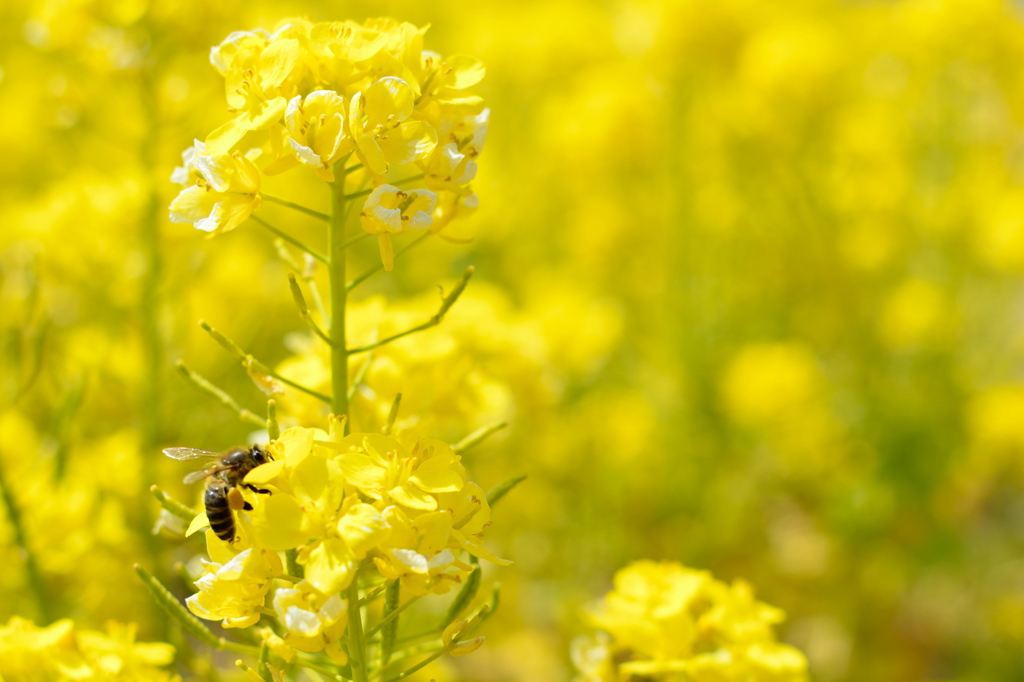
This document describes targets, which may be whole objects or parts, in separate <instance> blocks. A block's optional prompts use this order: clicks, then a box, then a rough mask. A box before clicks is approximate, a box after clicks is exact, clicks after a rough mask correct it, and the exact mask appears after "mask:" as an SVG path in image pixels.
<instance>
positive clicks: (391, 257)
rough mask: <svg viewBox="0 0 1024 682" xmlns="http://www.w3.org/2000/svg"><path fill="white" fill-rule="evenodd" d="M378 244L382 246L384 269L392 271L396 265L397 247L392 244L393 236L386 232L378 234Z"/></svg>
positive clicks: (381, 256)
mask: <svg viewBox="0 0 1024 682" xmlns="http://www.w3.org/2000/svg"><path fill="white" fill-rule="evenodd" d="M377 244H378V245H379V246H380V260H381V262H382V263H383V264H384V270H386V271H387V272H391V269H392V268H394V267H395V249H394V247H393V246H392V245H391V237H389V236H388V235H386V234H381V235H378V236H377Z"/></svg>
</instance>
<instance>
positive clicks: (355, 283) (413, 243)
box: [345, 232, 433, 291]
mask: <svg viewBox="0 0 1024 682" xmlns="http://www.w3.org/2000/svg"><path fill="white" fill-rule="evenodd" d="M431 234H433V233H432V232H427V233H426V234H423V235H421V236H419V237H417V238H416V239H414V240H413V241H411V242H409V243H408V244H406V245H405V246H403V247H402V248H400V249H399V250H398V251H395V258H398V257H399V256H401V255H402V254H403V253H405V252H406V251H408V250H409V249H411V248H413V247H414V246H416V245H418V244H422V243H423V242H424V241H425V240H426V239H427V237H429V236H430V235H431ZM383 269H384V264H383V263H378V264H377V265H375V266H373V267H372V268H370V269H369V270H367V271H366V272H364V273H363V274H361V275H359V276H358V277H356V278H355V279H354V280H352V281H351V282H349V283H348V284H346V285H345V290H346V291H352V290H353V289H355V288H356V287H357V286H359V285H360V284H362V283H363V282H365V281H366V280H368V279H369V278H370V277H372V276H374V275H375V274H377V273H378V272H380V271H381V270H383Z"/></svg>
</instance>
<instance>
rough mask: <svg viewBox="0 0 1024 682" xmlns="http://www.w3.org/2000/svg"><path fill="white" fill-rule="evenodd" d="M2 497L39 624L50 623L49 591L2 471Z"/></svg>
mask: <svg viewBox="0 0 1024 682" xmlns="http://www.w3.org/2000/svg"><path fill="white" fill-rule="evenodd" d="M0 497H2V498H3V501H4V505H5V506H6V507H7V518H8V519H9V520H10V522H11V526H12V527H13V529H14V542H15V544H16V545H18V547H20V548H21V551H22V555H23V556H24V558H25V573H27V574H28V584H29V589H31V590H32V594H33V596H34V597H35V599H36V605H37V606H38V607H39V622H40V623H49V622H50V613H49V602H48V600H47V598H46V595H47V591H46V587H45V586H44V585H43V576H42V574H40V572H39V566H38V564H36V558H35V555H34V554H32V550H31V549H29V546H28V541H27V538H26V537H25V528H24V525H23V524H22V522H21V510H20V509H18V505H17V504H16V503H15V501H14V495H13V494H12V493H11V489H10V482H9V481H7V480H6V479H5V478H4V477H3V470H2V469H0Z"/></svg>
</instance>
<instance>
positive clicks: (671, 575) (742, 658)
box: [573, 561, 807, 682]
mask: <svg viewBox="0 0 1024 682" xmlns="http://www.w3.org/2000/svg"><path fill="white" fill-rule="evenodd" d="M587 618H588V620H589V621H590V623H591V624H592V625H594V626H595V627H597V628H600V629H601V630H602V631H603V632H605V633H607V634H608V635H609V636H610V638H611V639H610V640H609V639H607V638H602V637H598V638H597V639H581V640H578V641H577V642H575V643H574V647H573V659H574V661H575V662H577V665H578V667H579V669H580V672H581V675H580V677H579V678H578V679H580V680H609V679H616V677H614V676H610V671H611V670H613V669H617V670H618V671H619V673H620V674H623V675H640V676H645V677H652V678H656V679H660V678H668V679H674V678H676V677H678V676H679V675H685V676H686V677H688V678H689V679H694V680H699V681H701V682H712V681H714V680H724V679H743V680H751V681H753V682H782V681H790V682H799V681H801V680H806V669H807V661H806V659H805V658H804V656H803V654H801V653H800V652H799V651H798V650H797V649H794V648H793V647H790V646H788V645H785V644H781V643H779V642H777V641H775V638H774V632H773V630H772V626H774V625H775V624H777V623H779V622H781V621H782V619H783V618H784V614H783V613H782V611H780V610H779V609H776V608H774V607H771V606H768V605H767V604H763V603H761V602H758V601H757V600H755V599H754V597H753V591H752V590H751V588H750V586H749V585H747V584H746V583H744V582H742V581H737V582H735V583H734V584H733V585H732V586H729V585H726V584H725V583H722V582H720V581H718V580H715V579H714V578H713V577H712V576H711V574H710V573H708V572H706V571H696V570H693V569H689V568H686V567H684V566H681V565H679V564H676V563H670V562H661V563H657V562H653V561H638V562H635V563H633V564H630V565H629V566H627V567H626V568H624V569H622V570H620V571H618V572H617V573H616V574H615V588H614V589H613V590H612V591H611V592H609V593H608V594H607V595H606V596H605V597H604V598H603V599H601V600H600V601H598V602H597V603H595V604H594V605H593V606H591V607H590V608H589V609H588V611H587Z"/></svg>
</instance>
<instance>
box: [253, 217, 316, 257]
mask: <svg viewBox="0 0 1024 682" xmlns="http://www.w3.org/2000/svg"><path fill="white" fill-rule="evenodd" d="M250 217H251V218H252V219H253V220H254V221H256V223H257V224H258V225H262V226H263V227H265V228H267V229H268V230H270V231H271V232H273V233H274V234H276V235H277V236H278V237H280V238H281V239H283V240H285V241H286V242H288V243H289V244H291V245H292V246H294V247H296V248H298V249H302V250H303V251H305V252H306V253H308V254H309V255H310V256H312V257H313V258H316V259H317V260H318V261H320V262H321V263H327V257H326V256H324V255H323V254H322V253H320V252H319V251H317V250H316V249H314V248H313V247H311V246H306V245H305V244H303V243H302V242H301V241H299V240H298V239H296V238H295V237H293V236H291V235H290V234H288V233H287V232H285V231H283V230H279V229H278V228H276V227H274V226H273V225H271V224H270V223H268V222H267V221H266V220H264V219H263V218H260V217H259V216H257V215H254V216H250Z"/></svg>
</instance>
